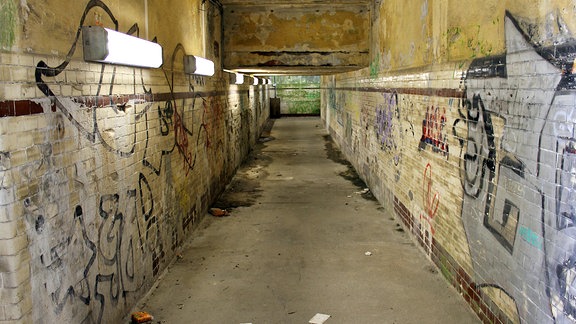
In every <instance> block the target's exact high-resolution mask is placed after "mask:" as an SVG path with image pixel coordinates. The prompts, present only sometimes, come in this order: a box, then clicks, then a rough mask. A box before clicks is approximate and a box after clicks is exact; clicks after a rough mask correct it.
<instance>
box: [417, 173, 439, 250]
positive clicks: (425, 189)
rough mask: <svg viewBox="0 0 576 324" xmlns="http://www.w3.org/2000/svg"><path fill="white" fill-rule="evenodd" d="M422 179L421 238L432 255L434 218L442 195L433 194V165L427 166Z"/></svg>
mask: <svg viewBox="0 0 576 324" xmlns="http://www.w3.org/2000/svg"><path fill="white" fill-rule="evenodd" d="M422 179H423V180H422V199H423V202H422V203H423V206H424V211H423V212H422V211H421V212H420V225H419V227H420V237H422V240H423V243H424V247H425V248H426V251H427V252H428V254H430V253H431V251H432V242H433V241H432V240H433V239H434V234H435V233H436V230H435V229H434V217H436V214H437V213H438V207H439V205H440V194H439V193H438V192H434V193H432V184H433V181H432V165H431V164H430V163H428V164H427V165H426V168H425V169H424V175H423V178H422Z"/></svg>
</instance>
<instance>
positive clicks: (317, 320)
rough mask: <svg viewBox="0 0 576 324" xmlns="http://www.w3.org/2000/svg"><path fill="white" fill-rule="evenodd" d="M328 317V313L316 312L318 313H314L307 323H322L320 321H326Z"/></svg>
mask: <svg viewBox="0 0 576 324" xmlns="http://www.w3.org/2000/svg"><path fill="white" fill-rule="evenodd" d="M329 318H330V315H326V314H320V313H318V314H316V315H314V317H312V318H311V319H310V321H308V323H311V324H322V323H324V322H326V321H327V320H328V319H329Z"/></svg>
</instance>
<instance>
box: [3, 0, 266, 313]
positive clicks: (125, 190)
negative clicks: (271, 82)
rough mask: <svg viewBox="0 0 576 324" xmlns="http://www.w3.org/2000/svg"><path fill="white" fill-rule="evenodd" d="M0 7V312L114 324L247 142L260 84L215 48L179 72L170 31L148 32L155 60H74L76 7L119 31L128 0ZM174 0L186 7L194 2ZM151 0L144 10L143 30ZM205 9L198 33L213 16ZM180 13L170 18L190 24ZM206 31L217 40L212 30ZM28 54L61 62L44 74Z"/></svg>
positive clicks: (255, 132) (253, 134)
mask: <svg viewBox="0 0 576 324" xmlns="http://www.w3.org/2000/svg"><path fill="white" fill-rule="evenodd" d="M9 2H10V1H9ZM87 4H88V5H87ZM92 4H97V5H96V6H93V7H90V5H92ZM11 5H12V7H11V6H8V7H6V6H5V7H2V8H0V10H9V9H10V10H13V12H8V14H10V15H12V17H13V18H14V20H15V23H14V24H15V25H14V26H12V32H13V35H12V36H13V39H12V38H10V39H6V38H2V39H0V41H2V42H3V43H2V44H1V45H2V49H3V52H2V53H0V71H1V83H0V223H1V224H0V296H1V298H0V322H7V323H8V322H19V323H20V322H37V323H63V322H70V323H84V322H89V323H92V322H94V323H115V322H118V321H119V320H120V319H121V318H122V317H123V316H125V315H126V314H127V312H128V311H129V310H130V308H131V307H132V306H133V305H134V303H135V302H136V301H137V300H138V299H139V298H140V297H142V296H143V294H144V293H146V292H147V291H148V289H149V288H150V287H151V285H152V283H153V282H154V280H155V279H156V278H158V276H159V274H160V273H161V272H162V271H163V270H164V269H165V268H166V266H167V265H168V264H169V263H170V261H171V260H173V258H174V257H175V255H176V253H178V249H179V248H180V247H181V245H182V243H183V242H184V241H185V240H187V239H188V238H190V236H191V235H193V234H192V233H193V229H194V228H195V226H197V224H198V222H199V221H200V220H201V219H202V218H203V217H204V216H205V214H206V210H207V208H208V207H209V206H210V204H211V202H213V201H214V200H215V199H216V198H217V196H218V195H219V193H220V192H221V191H222V190H223V189H224V186H225V185H226V184H227V183H228V182H229V180H230V178H231V176H232V175H233V174H234V172H235V170H236V169H237V167H238V166H239V164H240V163H241V162H242V161H243V159H244V158H245V157H246V155H247V154H248V152H249V151H250V149H251V148H252V147H253V146H254V145H255V143H256V140H257V138H258V136H259V134H260V131H261V129H262V127H263V125H264V124H265V122H266V120H267V119H268V116H269V95H268V92H269V89H268V86H267V85H259V86H252V85H240V86H236V85H230V84H229V82H228V80H229V77H228V75H227V74H226V73H224V72H222V71H221V70H220V68H219V64H220V53H219V48H218V46H214V47H212V46H210V47H208V48H207V49H206V55H207V56H208V57H209V58H210V59H212V60H213V61H214V62H215V63H216V74H215V75H214V76H213V77H198V76H191V75H186V74H184V72H183V69H182V64H181V63H180V64H178V63H179V62H181V60H182V55H183V54H184V53H185V52H186V50H188V51H192V50H195V49H194V48H193V46H190V47H189V48H188V49H186V46H184V45H182V44H186V42H188V40H187V39H186V38H184V37H183V38H182V39H177V35H174V33H172V34H170V37H171V38H167V40H166V41H165V42H163V39H162V38H160V37H159V38H158V43H159V44H161V45H162V46H163V47H164V65H163V66H162V68H159V69H139V68H129V67H122V66H116V67H114V66H111V65H101V64H93V63H86V62H84V61H83V60H82V55H81V42H78V39H74V32H75V30H76V28H78V21H80V18H81V17H82V15H83V13H84V14H85V15H86V17H89V18H87V20H86V22H85V24H89V23H88V20H92V19H97V20H99V19H102V23H103V24H108V23H109V19H108V18H107V12H108V11H106V10H105V8H106V9H108V10H109V11H110V12H112V13H113V14H115V15H116V17H117V18H118V20H119V21H120V26H121V28H122V27H126V26H129V25H130V24H131V23H132V21H131V20H129V19H135V20H137V21H139V22H141V26H142V25H144V24H142V21H143V20H144V18H143V17H142V14H143V13H144V10H142V12H139V11H137V10H136V9H137V8H138V7H139V6H141V1H110V2H105V3H104V5H102V4H101V3H99V2H97V1H96V2H95V1H83V2H78V3H68V2H66V1H63V2H60V3H53V4H52V5H53V6H54V8H52V9H50V8H47V7H49V6H46V4H44V3H43V2H40V1H28V2H26V1H23V2H16V1H14V2H11ZM180 5H181V6H190V8H189V9H190V11H191V12H192V11H193V12H197V10H196V9H197V8H198V7H199V6H200V1H196V2H194V1H193V2H190V1H188V2H183V3H182V4H180ZM26 6H27V7H26ZM131 6H135V7H136V8H132V7H131ZM156 6H157V7H154V6H151V7H150V8H148V9H149V12H150V17H151V18H154V19H150V26H154V25H156V22H157V21H158V19H157V18H158V16H159V15H160V13H158V12H159V11H160V10H155V9H160V7H161V6H162V5H161V4H158V5H156ZM181 6H179V7H180V8H183V7H181ZM205 6H206V12H210V14H207V17H206V19H207V22H206V23H207V24H208V29H209V30H210V29H211V26H219V24H220V20H219V19H220V17H219V15H218V8H213V7H211V8H207V7H208V6H211V5H209V4H207V5H205ZM40 9H42V10H40ZM86 13H87V14H86ZM128 13H129V14H128ZM2 14H6V12H2ZM35 15H42V17H43V18H42V19H45V20H44V21H43V22H39V21H36V22H34V21H32V20H34V19H36V18H35ZM98 15H100V18H93V16H95V17H98ZM49 17H60V18H67V17H73V18H71V19H70V20H71V21H68V19H62V21H59V22H52V21H51V20H50V19H49ZM102 17H104V18H102ZM172 18H174V17H172ZM186 18H187V17H186V15H185V14H181V15H180V16H176V17H175V19H180V20H181V21H182V22H184V21H186V23H187V24H188V23H190V24H191V25H192V28H194V26H193V23H194V20H191V21H189V20H187V19H186ZM26 19H28V20H26ZM122 19H124V20H122ZM198 21H200V20H199V19H198ZM173 22H174V21H173ZM42 23H43V24H44V28H40V27H39V26H37V25H34V24H40V25H41V24H42ZM67 24H68V25H67ZM30 25H33V26H36V27H38V28H32V27H31V26H30ZM65 27H66V28H68V29H66V28H65ZM127 28H128V27H126V29H127ZM165 28H167V27H165ZM200 29H201V28H200V27H198V30H192V31H190V33H196V32H198V31H199V30H200ZM212 29H215V30H219V28H212ZM155 31H156V32H158V34H160V35H162V34H164V35H166V34H169V33H170V31H168V32H166V30H163V29H157V30H154V29H153V28H152V27H151V30H150V32H149V34H150V35H151V36H150V38H152V37H154V36H152V35H153V34H154V32H155ZM140 32H141V35H143V34H144V31H143V30H142V31H140ZM70 35H72V36H70ZM141 37H143V36H141ZM207 37H208V40H207V42H206V43H207V44H213V43H215V42H216V43H218V42H219V41H220V40H219V37H220V35H219V33H211V34H210V35H208V36H207ZM35 39H36V40H37V39H44V40H45V41H44V42H35V41H34V40H35ZM74 45H77V48H76V52H74V53H72V54H70V53H71V52H70V51H69V50H70V48H71V47H73V46H74ZM189 53H190V52H189ZM41 62H45V63H46V65H47V66H49V67H56V66H58V65H60V64H63V63H64V66H63V67H62V68H61V69H57V71H59V73H57V75H50V73H49V72H50V71H49V70H46V69H45V68H44V69H43V68H42V66H43V65H42V63H41ZM42 71H44V72H48V73H42ZM32 305H34V307H32Z"/></svg>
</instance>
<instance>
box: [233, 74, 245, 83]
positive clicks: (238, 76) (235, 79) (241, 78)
mask: <svg viewBox="0 0 576 324" xmlns="http://www.w3.org/2000/svg"><path fill="white" fill-rule="evenodd" d="M230 83H234V84H244V74H242V73H234V72H232V74H231V75H230Z"/></svg>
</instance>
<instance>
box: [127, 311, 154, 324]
mask: <svg viewBox="0 0 576 324" xmlns="http://www.w3.org/2000/svg"><path fill="white" fill-rule="evenodd" d="M153 319H154V316H152V315H150V314H148V313H146V312H142V311H140V312H134V313H132V324H138V323H146V322H151V321H152V320H153Z"/></svg>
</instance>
